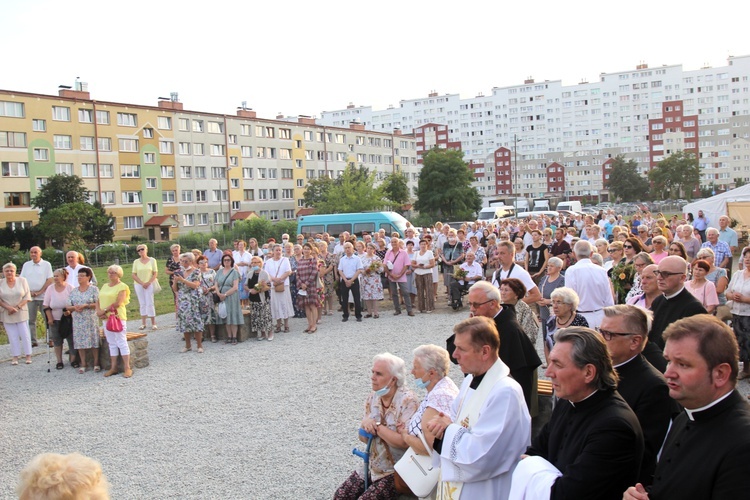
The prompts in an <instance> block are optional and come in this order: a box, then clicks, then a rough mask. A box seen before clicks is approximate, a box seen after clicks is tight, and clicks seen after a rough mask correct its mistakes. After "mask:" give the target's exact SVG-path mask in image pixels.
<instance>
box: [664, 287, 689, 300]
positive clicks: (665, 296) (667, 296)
mask: <svg viewBox="0 0 750 500" xmlns="http://www.w3.org/2000/svg"><path fill="white" fill-rule="evenodd" d="M684 289H685V287H684V286H683V287H682V288H680V291H679V292H677V293H673V294H672V295H667V294H664V298H665V299H667V300H669V299H673V298H675V297H677V296H678V295H679V294H681V293H682V291H683V290H684Z"/></svg>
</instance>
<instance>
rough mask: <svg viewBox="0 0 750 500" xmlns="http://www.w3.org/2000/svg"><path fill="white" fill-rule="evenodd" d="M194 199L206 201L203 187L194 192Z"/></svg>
mask: <svg viewBox="0 0 750 500" xmlns="http://www.w3.org/2000/svg"><path fill="white" fill-rule="evenodd" d="M195 201H208V197H207V196H206V190H205V189H201V190H198V191H196V192H195Z"/></svg>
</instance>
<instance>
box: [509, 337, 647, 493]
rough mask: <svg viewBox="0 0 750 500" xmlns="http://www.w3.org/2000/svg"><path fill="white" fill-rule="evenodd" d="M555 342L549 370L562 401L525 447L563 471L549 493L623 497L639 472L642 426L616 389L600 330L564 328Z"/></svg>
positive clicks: (614, 377)
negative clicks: (527, 446)
mask: <svg viewBox="0 0 750 500" xmlns="http://www.w3.org/2000/svg"><path fill="white" fill-rule="evenodd" d="M555 342H556V343H555V347H553V348H552V351H551V352H550V356H549V367H548V368H547V371H546V372H545V375H547V376H548V377H549V378H550V379H551V380H552V387H553V389H554V390H555V394H556V395H557V397H558V398H560V401H558V403H557V405H556V406H555V410H554V411H553V413H552V417H551V418H550V421H549V422H548V423H547V424H546V425H545V426H544V427H543V428H542V430H541V431H540V432H539V434H538V435H537V436H536V437H534V438H533V439H532V440H531V446H530V447H529V448H528V450H527V451H526V453H527V454H528V455H530V456H538V457H542V458H543V459H545V460H546V461H547V462H549V463H550V464H552V465H553V466H554V467H556V468H557V469H558V470H559V472H560V473H561V475H560V476H559V477H557V478H556V479H555V480H554V482H553V483H552V487H551V490H550V495H549V498H550V499H552V500H561V499H572V498H575V499H576V500H585V499H591V500H595V499H596V500H610V499H611V500H619V499H620V498H622V492H623V491H624V488H623V485H625V488H627V485H628V484H632V483H628V481H631V480H632V478H636V477H638V474H639V473H640V467H641V459H642V457H643V433H642V432H641V426H640V424H639V423H638V419H637V418H636V416H635V414H634V413H633V410H631V409H630V407H629V406H628V404H627V403H626V402H625V400H623V399H622V396H620V394H619V393H618V392H617V390H616V388H617V373H616V372H615V370H614V368H613V367H612V359H611V358H610V356H609V353H608V352H607V345H606V344H605V343H604V340H602V338H601V336H600V335H599V334H598V333H597V332H595V331H594V330H591V329H590V328H582V327H570V328H563V329H561V330H559V331H558V332H557V333H555ZM525 460H529V459H528V458H526V459H525ZM525 460H524V461H525ZM518 467H521V465H519V466H518ZM513 480H514V482H515V481H516V477H515V475H514V478H513ZM514 487H515V486H514Z"/></svg>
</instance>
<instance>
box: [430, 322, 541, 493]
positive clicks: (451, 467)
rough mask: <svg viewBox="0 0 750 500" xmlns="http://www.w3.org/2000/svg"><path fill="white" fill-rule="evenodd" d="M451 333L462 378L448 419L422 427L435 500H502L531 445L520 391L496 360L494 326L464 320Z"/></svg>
mask: <svg viewBox="0 0 750 500" xmlns="http://www.w3.org/2000/svg"><path fill="white" fill-rule="evenodd" d="M453 332H454V333H455V334H456V338H455V344H456V350H455V352H454V353H453V357H455V358H456V360H457V361H458V364H459V365H460V366H461V370H462V371H463V372H464V373H466V374H467V376H466V379H465V380H464V382H463V384H461V390H460V392H459V394H458V397H456V399H455V400H454V402H453V406H452V409H451V415H443V414H439V415H437V416H436V417H434V418H433V419H432V420H430V421H429V422H428V423H427V425H426V426H425V427H426V429H427V434H426V437H427V439H428V442H429V441H430V440H433V439H434V443H433V447H434V449H435V451H436V452H437V453H436V454H435V455H433V456H434V457H435V460H436V461H437V460H439V461H440V467H441V479H440V482H438V488H437V498H438V499H443V500H448V499H450V500H458V499H465V500H467V499H480V498H488V499H489V498H507V497H508V495H509V493H510V486H511V477H512V474H513V470H514V469H515V467H516V465H517V463H518V460H519V457H520V456H521V454H522V453H523V452H524V451H525V450H526V448H527V446H528V445H529V444H530V441H531V417H530V416H529V412H528V409H527V408H526V402H525V400H524V396H523V391H522V390H521V386H520V385H518V383H517V382H516V381H515V380H513V379H512V378H511V377H510V376H509V374H510V371H509V369H508V367H507V365H505V363H503V362H502V361H501V360H500V359H499V358H498V354H497V353H498V348H499V346H500V337H499V335H498V333H497V328H496V327H495V323H494V321H492V320H491V319H488V318H484V317H474V318H469V319H467V320H464V321H462V322H460V323H459V324H457V325H456V326H455V327H454V328H453ZM438 453H439V456H438Z"/></svg>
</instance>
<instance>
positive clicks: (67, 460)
mask: <svg viewBox="0 0 750 500" xmlns="http://www.w3.org/2000/svg"><path fill="white" fill-rule="evenodd" d="M16 493H18V498H19V499H20V500H34V499H37V498H45V499H47V500H63V499H66V498H86V499H88V500H108V499H109V483H108V482H107V477H106V476H105V475H104V473H103V472H102V467H101V465H99V462H97V461H95V460H92V459H90V458H89V457H85V456H83V455H80V454H78V453H71V454H70V455H59V454H57V453H44V454H42V455H37V456H36V457H34V458H33V459H32V460H31V462H29V464H28V465H27V466H26V467H25V468H24V469H23V471H21V479H20V481H19V483H18V487H17V488H16Z"/></svg>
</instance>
